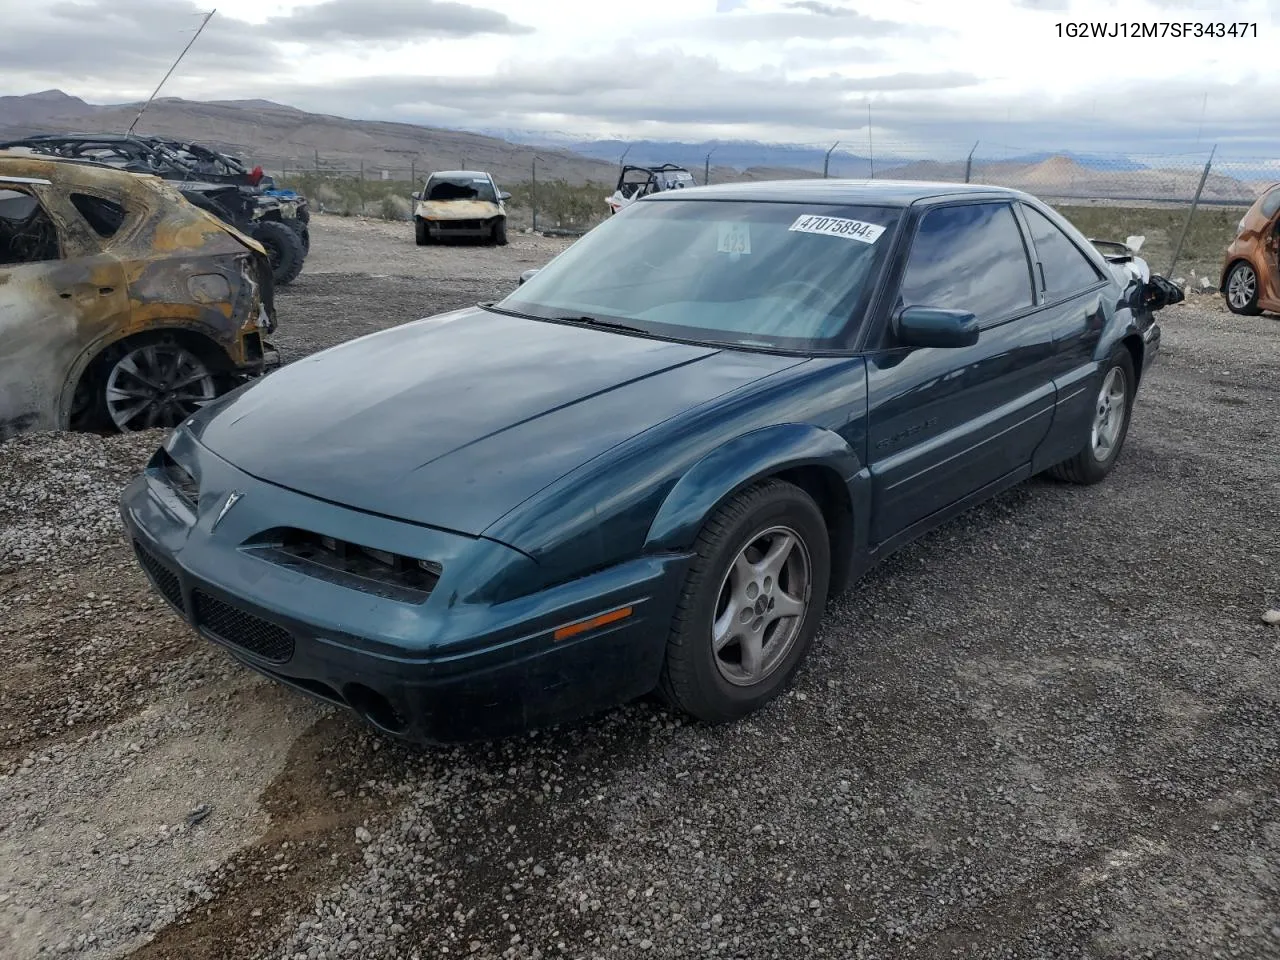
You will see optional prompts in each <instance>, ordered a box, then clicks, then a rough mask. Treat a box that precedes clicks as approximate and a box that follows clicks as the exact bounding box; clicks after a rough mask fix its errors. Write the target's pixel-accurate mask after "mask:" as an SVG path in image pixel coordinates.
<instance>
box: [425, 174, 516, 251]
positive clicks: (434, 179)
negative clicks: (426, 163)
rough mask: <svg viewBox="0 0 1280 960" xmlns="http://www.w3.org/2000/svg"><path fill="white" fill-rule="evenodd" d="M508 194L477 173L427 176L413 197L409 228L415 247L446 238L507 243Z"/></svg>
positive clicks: (487, 176)
mask: <svg viewBox="0 0 1280 960" xmlns="http://www.w3.org/2000/svg"><path fill="white" fill-rule="evenodd" d="M510 199H511V194H509V193H507V192H506V191H502V190H499V189H498V185H497V184H496V183H494V181H493V177H492V176H490V175H489V174H487V173H483V172H481V171H471V170H446V171H442V172H438V173H433V174H431V176H430V177H428V178H427V182H426V185H425V186H424V187H423V189H422V191H421V192H420V193H418V194H415V195H414V201H415V206H414V211H413V227H414V238H415V240H416V241H417V243H418V246H425V245H427V244H429V243H435V242H437V241H440V240H447V239H454V238H457V239H463V238H467V239H474V240H486V241H488V242H489V243H492V244H497V245H498V246H503V245H505V244H506V242H507V210H506V207H505V206H504V204H505V202H506V201H507V200H510Z"/></svg>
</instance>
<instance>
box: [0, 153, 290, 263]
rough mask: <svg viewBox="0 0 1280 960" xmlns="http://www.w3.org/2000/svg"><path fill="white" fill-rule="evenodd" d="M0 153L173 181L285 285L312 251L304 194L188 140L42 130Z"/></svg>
mask: <svg viewBox="0 0 1280 960" xmlns="http://www.w3.org/2000/svg"><path fill="white" fill-rule="evenodd" d="M0 150H18V151H29V152H31V153H34V154H38V155H45V156H54V157H65V158H67V159H73V160H91V161H94V162H96V163H100V164H104V165H106V166H110V167H115V168H116V169H119V170H125V171H128V172H130V173H150V174H153V175H155V176H157V177H162V178H163V179H165V180H171V181H173V182H174V183H175V184H176V185H177V186H178V189H180V190H181V191H182V192H183V194H184V195H185V196H186V198H187V199H188V200H189V201H191V202H192V203H194V204H195V205H196V206H198V207H202V208H203V209H205V210H208V211H209V212H210V213H212V214H213V215H214V216H216V217H218V218H220V219H222V220H224V221H225V222H227V223H229V224H231V225H232V226H233V227H235V228H236V229H237V230H240V231H241V232H242V233H247V234H248V235H249V236H251V237H253V238H254V239H255V240H257V241H258V242H259V243H260V244H262V246H263V247H264V248H265V249H266V251H267V256H268V258H269V259H270V261H271V268H272V272H273V275H274V279H275V282H276V283H277V284H280V285H283V284H287V283H292V282H293V280H295V279H296V278H297V276H298V274H299V273H301V272H302V266H303V263H304V261H305V260H306V258H307V254H308V253H309V252H310V250H311V237H310V233H309V227H308V223H309V222H310V219H311V214H310V210H309V208H308V205H307V201H306V198H305V197H302V196H300V195H298V194H296V193H294V192H293V191H282V190H276V189H274V188H275V183H274V181H273V180H271V178H270V177H268V176H267V175H266V174H265V173H263V172H262V169H261V168H260V167H255V168H254V169H253V170H249V169H248V168H247V167H245V165H244V164H243V163H242V162H241V161H240V160H238V159H237V158H235V157H230V156H227V155H226V154H223V153H220V152H219V151H216V150H213V149H212V148H209V147H205V146H200V145H198V144H194V143H189V142H187V141H180V140H171V139H165V138H163V137H149V136H140V135H136V134H116V133H109V134H97V133H63V134H41V135H37V136H30V137H24V138H21V139H18V140H9V141H6V142H2V143H0Z"/></svg>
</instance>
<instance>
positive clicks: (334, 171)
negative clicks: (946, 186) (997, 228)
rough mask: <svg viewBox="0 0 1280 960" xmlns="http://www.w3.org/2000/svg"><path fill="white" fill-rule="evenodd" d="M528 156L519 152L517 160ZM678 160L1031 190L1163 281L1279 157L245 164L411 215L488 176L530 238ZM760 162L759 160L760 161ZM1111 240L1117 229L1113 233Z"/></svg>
mask: <svg viewBox="0 0 1280 960" xmlns="http://www.w3.org/2000/svg"><path fill="white" fill-rule="evenodd" d="M526 156H528V155H526ZM624 156H625V162H626V163H629V164H640V165H656V164H661V163H667V162H671V163H677V164H679V165H681V166H684V167H685V168H686V169H688V170H689V171H690V172H691V173H692V174H693V175H694V178H695V180H696V181H697V182H698V183H704V182H710V183H725V182H735V181H744V180H775V179H781V178H787V177H804V176H808V177H823V176H826V177H836V178H860V179H861V178H866V179H877V180H890V179H891V180H915V181H936V182H948V183H974V184H990V185H993V186H1000V187H1010V188H1014V189H1018V190H1022V191H1025V192H1027V193H1030V194H1033V195H1035V196H1037V197H1039V198H1041V199H1042V200H1044V201H1046V202H1048V203H1051V204H1053V205H1054V206H1055V207H1058V208H1059V209H1060V210H1063V212H1064V213H1066V214H1067V215H1068V216H1069V218H1070V219H1072V220H1073V222H1075V223H1076V224H1077V226H1079V227H1080V228H1081V229H1082V230H1083V231H1084V232H1085V233H1086V235H1089V236H1091V237H1093V236H1097V237H1100V238H1101V237H1104V236H1105V238H1108V239H1121V240H1123V239H1125V237H1126V236H1134V235H1137V236H1144V237H1145V238H1146V242H1145V245H1144V248H1143V255H1144V256H1146V257H1148V259H1149V260H1150V262H1151V263H1152V266H1153V269H1159V270H1163V271H1165V272H1167V273H1168V274H1170V275H1172V274H1173V272H1174V271H1175V270H1176V268H1177V266H1178V265H1179V264H1186V265H1187V266H1188V267H1189V268H1190V269H1191V271H1192V273H1196V272H1199V274H1201V275H1203V276H1208V275H1210V274H1211V273H1212V272H1213V271H1215V270H1216V269H1217V265H1216V264H1215V263H1214V262H1213V261H1214V259H1215V258H1220V256H1221V252H1222V249H1223V248H1224V247H1225V245H1226V243H1227V242H1229V240H1230V236H1231V233H1232V231H1233V229H1234V226H1235V224H1236V223H1237V222H1238V220H1239V218H1240V216H1241V215H1242V213H1243V211H1244V209H1245V208H1247V207H1248V206H1249V205H1250V204H1252V203H1253V201H1254V200H1255V199H1257V197H1258V196H1259V195H1260V194H1261V192H1262V191H1263V190H1264V189H1266V188H1267V187H1268V186H1270V185H1273V184H1275V183H1277V182H1280V158H1274V157H1272V158H1258V157H1253V158H1249V157H1226V156H1223V155H1221V154H1220V153H1219V152H1218V151H1217V148H1216V147H1213V146H1207V147H1206V148H1205V149H1204V150H1200V151H1194V152H1188V153H1178V154H1174V153H1119V152H1092V151H1075V150H1071V149H1062V150H1056V151H1054V150H1030V149H1025V148H1020V147H1017V146H1013V145H1007V144H1000V143H983V142H981V141H978V142H968V143H958V142H954V141H923V142H922V141H919V140H915V141H910V142H908V141H893V140H884V141H876V142H874V143H872V142H863V143H860V144H854V143H839V142H837V143H834V144H832V143H827V144H816V143H811V144H787V145H770V146H769V147H766V148H764V149H761V148H760V147H759V146H758V145H751V146H750V147H749V148H748V147H744V146H741V145H736V144H729V143H726V144H712V145H710V146H709V147H704V146H696V145H689V146H687V147H685V146H681V147H680V148H679V149H675V148H671V147H668V148H667V149H666V150H665V151H662V152H660V153H657V154H655V155H653V156H650V155H649V151H648V150H647V149H646V148H645V146H644V145H643V144H640V145H637V146H636V147H635V148H632V147H627V148H626V150H625V153H620V156H619V157H618V158H614V160H613V162H611V161H610V159H609V158H602V157H597V158H595V159H596V160H597V161H598V164H597V166H596V167H594V168H593V169H595V170H597V174H596V176H598V179H595V180H592V181H591V182H587V183H584V178H583V177H581V176H579V177H577V178H575V179H574V180H566V179H565V178H563V177H562V176H552V175H548V173H549V171H554V170H555V169H556V168H557V164H558V166H559V169H561V170H563V169H564V158H563V156H560V157H559V158H557V157H554V156H553V157H549V158H547V159H543V158H542V157H535V158H534V159H532V161H527V160H517V159H516V158H514V157H513V156H512V153H511V152H510V151H508V152H506V153H505V154H502V155H491V154H490V153H489V152H488V151H486V152H483V153H481V154H479V155H477V156H467V155H460V156H458V157H457V158H456V159H455V158H452V157H443V156H441V155H440V153H439V152H432V153H431V154H430V155H428V153H427V152H426V151H425V150H424V151H422V152H419V151H414V150H398V151H392V150H388V151H385V155H384V156H382V157H379V158H378V159H376V160H368V159H366V160H352V159H350V158H329V157H324V156H322V155H320V154H319V153H318V152H313V155H312V156H310V157H291V158H284V157H277V158H255V162H259V163H262V165H263V167H264V168H265V169H267V170H268V172H270V173H272V174H273V175H275V176H277V177H278V178H279V179H281V180H282V181H284V182H289V183H295V184H298V185H300V186H301V187H302V188H303V189H305V190H309V191H311V192H312V193H315V194H317V195H318V199H319V200H320V205H321V206H322V207H324V208H325V209H331V210H335V211H338V212H344V211H345V212H353V213H360V214H364V215H370V214H371V215H374V216H386V217H388V218H391V219H398V218H408V217H409V216H411V210H412V193H413V191H414V190H416V189H419V188H420V187H421V182H422V180H423V179H425V177H426V176H427V175H428V174H429V173H430V172H431V170H433V169H444V168H447V167H450V166H452V167H454V168H456V169H474V168H479V169H485V170H489V171H490V172H492V173H493V174H494V176H495V178H497V179H498V181H499V183H500V184H501V185H502V186H503V189H506V190H509V191H510V192H511V193H512V195H513V197H512V200H511V202H510V203H509V206H510V207H511V208H512V215H513V218H514V220H515V221H516V225H517V226H528V225H531V226H532V228H534V229H537V230H539V232H563V233H582V232H584V231H585V230H587V229H589V228H590V227H591V226H594V225H595V224H596V223H598V222H599V221H600V220H601V219H603V218H604V217H605V216H607V215H608V208H607V206H606V204H605V202H604V197H605V195H606V194H608V193H609V192H611V191H612V190H613V187H614V183H613V182H611V178H612V179H613V180H616V171H618V170H620V169H621V161H622V159H623V157H624ZM762 157H764V158H766V159H764V160H762ZM1117 234H1118V235H1117Z"/></svg>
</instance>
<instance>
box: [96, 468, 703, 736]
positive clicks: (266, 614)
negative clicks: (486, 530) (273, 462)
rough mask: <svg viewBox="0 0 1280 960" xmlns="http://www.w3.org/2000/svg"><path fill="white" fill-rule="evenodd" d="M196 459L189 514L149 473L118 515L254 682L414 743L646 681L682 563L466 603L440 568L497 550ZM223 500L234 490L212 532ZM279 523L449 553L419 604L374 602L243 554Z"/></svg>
mask: <svg viewBox="0 0 1280 960" xmlns="http://www.w3.org/2000/svg"><path fill="white" fill-rule="evenodd" d="M201 449H202V450H203V448H201ZM201 456H202V468H203V469H202V473H203V476H202V477H201V481H200V482H201V497H200V506H199V507H198V508H196V510H194V511H193V510H191V509H190V508H187V507H186V506H185V505H184V502H183V501H182V500H181V499H180V498H179V497H178V496H177V494H176V493H175V492H174V491H173V489H172V488H171V487H169V486H168V484H166V483H165V482H164V481H163V480H161V479H160V478H159V477H157V476H156V475H154V474H153V472H151V471H148V472H147V473H145V474H143V475H142V476H140V477H138V478H136V479H135V480H133V481H132V482H131V483H130V484H129V485H128V486H127V487H126V488H125V490H124V492H123V493H122V495H121V499H120V510H121V516H122V518H123V521H124V526H125V529H126V530H127V532H128V535H129V537H130V540H131V542H132V543H133V547H134V550H135V552H136V553H137V556H138V560H139V563H140V564H141V566H142V567H143V569H144V571H145V572H146V574H147V576H148V578H149V579H150V580H151V583H152V585H153V587H154V588H155V589H156V590H157V592H158V593H160V595H161V596H163V597H164V598H165V600H166V601H168V602H169V604H170V605H171V606H173V607H174V609H176V610H177V611H178V612H179V613H180V614H181V615H182V617H183V618H184V619H185V620H186V621H187V622H188V623H189V624H191V625H192V626H193V627H194V628H195V630H196V631H197V632H198V633H199V634H200V635H201V636H203V637H205V638H206V639H208V640H211V641H213V642H215V643H218V644H220V645H222V646H224V647H226V648H227V649H228V650H229V651H230V652H231V653H232V654H233V655H234V656H235V657H236V659H238V660H239V661H240V662H241V663H243V664H244V665H246V666H248V667H250V668H252V669H254V670H256V671H258V672H259V673H262V674H264V675H266V676H268V677H270V678H272V679H274V680H277V681H279V682H281V683H283V684H286V685H288V686H290V687H292V688H294V689H295V690H299V691H301V692H303V693H306V694H309V695H311V696H313V697H317V698H319V699H321V700H324V701H326V702H328V703H332V704H336V705H340V706H344V707H347V708H349V709H351V710H353V711H355V712H356V713H357V714H358V715H360V716H361V717H363V718H364V719H365V720H366V721H368V722H369V723H371V724H372V725H373V726H375V727H377V728H378V729H379V730H381V731H383V732H384V733H387V734H390V735H392V736H395V737H399V738H403V739H407V740H412V741H416V742H421V743H457V742H465V741H471V740H482V739H492V738H498V737H503V736H509V735H514V734H518V733H521V732H523V731H526V730H528V729H531V728H535V727H541V726H545V725H548V724H554V723H561V722H566V721H571V720H575V719H579V718H581V717H584V716H586V715H588V714H591V713H595V712H597V711H599V710H603V709H607V708H610V707H613V706H617V705H618V704H621V703H624V702H626V701H628V700H631V699H634V698H635V697H638V696H640V695H642V694H645V693H647V692H649V691H650V690H652V689H653V688H654V687H655V686H656V685H657V680H658V674H659V671H660V669H661V664H662V659H663V656H664V653H665V646H666V637H667V631H668V627H669V624H670V621H671V615H672V612H673V610H674V606H675V600H676V595H677V590H678V587H679V584H680V583H682V582H683V579H684V573H685V571H686V569H687V565H688V561H689V558H688V557H686V556H680V555H662V556H650V557H640V558H636V559H634V560H631V561H628V562H626V563H624V564H621V565H619V566H616V567H611V568H608V569H606V570H603V571H600V572H598V573H594V574H591V575H589V576H587V577H584V578H581V579H579V580H575V581H572V582H570V583H566V584H562V585H559V586H556V587H552V588H550V589H546V590H543V591H540V592H538V593H535V594H533V595H527V596H522V597H518V598H515V599H511V600H508V601H506V602H500V603H494V604H489V605H483V604H481V605H477V604H467V603H462V602H459V600H458V596H459V589H458V587H457V585H456V579H457V578H456V577H455V578H454V579H453V580H451V579H450V576H451V572H457V571H461V572H460V573H458V576H463V577H465V576H467V573H466V571H467V569H468V567H472V568H473V569H477V570H478V572H477V575H480V573H482V570H479V568H483V567H485V566H490V567H491V566H492V560H485V561H481V562H480V563H479V564H478V565H477V564H474V563H471V561H470V560H469V557H473V556H474V555H475V553H476V552H477V551H480V552H484V551H489V553H490V554H492V553H494V552H496V551H507V550H509V548H506V547H502V546H501V545H497V544H491V543H488V544H487V545H482V546H479V547H478V546H477V544H484V543H487V542H482V541H478V540H476V539H475V538H469V537H463V536H462V535H460V534H453V533H449V532H446V531H441V530H434V529H430V528H424V527H419V526H414V525H411V524H405V523H401V522H398V521H393V520H389V519H385V518H381V517H375V516H371V515H368V514H363V513H360V512H358V511H354V510H349V509H346V508H343V507H339V506H336V505H331V504H327V503H324V502H322V501H317V500H314V499H312V498H309V497H305V496H303V495H301V494H297V493H294V492H292V491H288V490H285V489H283V488H280V487H276V486H273V485H270V484H266V483H263V482H261V481H257V480H254V479H253V478H250V477H248V476H247V475H245V474H243V473H241V472H240V471H238V470H236V469H235V468H234V467H232V466H231V465H229V464H227V463H225V461H221V460H219V459H218V458H216V457H214V456H213V455H212V454H210V453H209V452H208V451H203V453H202V455H201ZM231 490H236V491H243V493H244V496H243V498H242V499H241V500H239V501H238V502H237V503H236V505H235V508H234V509H231V510H227V511H226V512H225V515H224V517H223V519H222V521H221V522H220V523H216V524H215V518H216V515H217V513H218V512H220V511H221V510H222V508H223V505H224V504H225V502H226V496H227V493H228V492H229V491H231ZM282 526H297V527H300V528H305V529H310V530H314V531H317V532H322V533H324V534H325V535H329V536H336V537H339V538H347V539H349V540H351V541H352V542H362V543H365V544H366V545H371V546H375V547H377V548H378V549H388V550H404V549H406V548H407V546H406V545H412V548H415V549H417V550H419V551H421V552H422V553H424V554H431V555H435V556H445V557H448V558H450V559H446V560H445V561H444V564H443V566H444V573H443V574H442V577H441V580H440V581H439V583H438V584H437V586H436V588H435V590H434V591H433V592H432V594H431V595H430V596H429V597H428V598H427V599H426V601H425V602H421V603H408V602H405V601H403V600H394V599H386V598H383V597H380V596H375V595H372V594H370V593H366V592H364V591H362V590H357V589H353V588H351V587H348V586H342V585H338V584H336V583H333V582H328V581H325V580H321V579H317V578H315V577H313V576H309V575H306V574H305V573H301V572H299V571H298V570H297V569H290V568H287V567H282V566H278V565H276V564H274V563H271V562H269V561H267V560H264V559H262V557H261V556H260V555H258V554H255V553H254V552H253V551H248V550H246V549H244V543H245V541H246V540H248V539H251V538H253V537H255V536H258V535H259V534H261V533H262V532H263V531H264V530H268V529H272V528H278V527H282ZM512 554H513V555H514V551H512ZM520 556H522V555H520ZM528 562H530V563H531V562H532V561H528ZM620 607H630V608H631V609H632V611H633V613H632V615H631V616H630V617H629V618H627V619H625V620H622V621H618V622H616V623H613V624H610V625H606V626H603V627H599V628H597V629H595V630H592V631H589V632H585V633H583V634H581V635H579V636H577V637H573V638H570V639H568V640H561V641H556V640H555V637H554V633H555V630H556V629H557V628H559V627H562V626H564V625H565V624H568V623H573V622H575V621H578V620H582V619H585V618H588V617H592V616H595V615H597V614H600V613H602V612H605V611H608V610H613V609H617V608H620Z"/></svg>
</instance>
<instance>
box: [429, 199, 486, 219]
mask: <svg viewBox="0 0 1280 960" xmlns="http://www.w3.org/2000/svg"><path fill="white" fill-rule="evenodd" d="M500 213H502V207H501V206H499V205H498V204H496V203H494V202H493V201H492V200H420V201H418V209H417V216H419V217H425V218H426V219H428V220H484V219H485V218H487V217H496V216H498V214H500Z"/></svg>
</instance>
